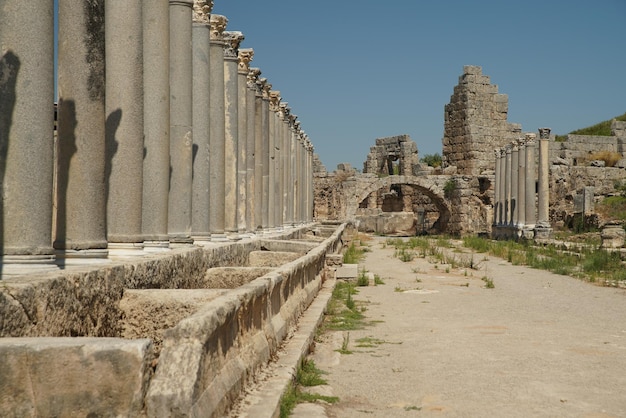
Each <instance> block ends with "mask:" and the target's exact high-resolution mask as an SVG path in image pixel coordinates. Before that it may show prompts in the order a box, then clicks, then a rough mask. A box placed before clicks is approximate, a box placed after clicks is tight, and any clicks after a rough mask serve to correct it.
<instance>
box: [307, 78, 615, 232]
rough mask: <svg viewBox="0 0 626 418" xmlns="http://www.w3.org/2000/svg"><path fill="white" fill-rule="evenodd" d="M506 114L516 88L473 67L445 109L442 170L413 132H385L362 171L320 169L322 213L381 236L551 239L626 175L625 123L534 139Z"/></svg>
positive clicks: (318, 185)
mask: <svg viewBox="0 0 626 418" xmlns="http://www.w3.org/2000/svg"><path fill="white" fill-rule="evenodd" d="M507 113H508V97H507V95H505V94H500V93H498V87H497V86H496V85H493V84H491V82H490V78H489V77H488V76H486V75H483V74H482V70H481V68H480V67H477V66H465V67H464V68H463V74H462V75H461V76H460V77H459V84H458V85H457V86H455V88H454V92H453V94H452V96H451V97H450V103H448V104H447V105H446V106H445V112H444V114H445V118H444V137H443V156H442V157H443V158H442V159H443V167H441V168H437V169H435V168H433V167H427V166H424V165H423V164H420V163H419V161H418V153H417V148H416V147H415V144H414V143H413V142H412V141H411V140H410V139H409V138H408V136H406V135H401V136H396V137H390V138H379V139H377V140H376V145H375V146H374V147H372V148H371V149H370V153H369V154H368V156H367V159H366V162H365V164H364V169H363V173H357V172H356V171H354V170H349V169H346V167H345V166H344V165H340V167H338V169H337V171H335V172H332V173H328V172H327V171H326V169H325V168H323V167H319V168H317V169H316V170H315V171H314V176H315V182H314V184H315V188H316V193H315V218H316V219H354V220H356V221H359V222H360V227H361V228H362V229H363V230H367V231H376V232H380V233H400V234H414V233H423V232H446V233H450V234H485V235H491V234H492V233H493V234H494V235H495V236H516V237H520V236H525V237H527V238H531V237H547V236H550V234H551V231H552V229H553V227H554V226H563V225H567V224H571V222H572V219H573V218H574V215H575V214H577V213H580V212H581V210H582V211H583V212H585V213H588V212H589V211H590V208H591V207H592V206H593V204H594V201H595V202H596V203H597V202H598V201H599V200H600V199H601V198H602V196H607V195H611V194H613V193H615V189H614V183H615V182H616V181H619V180H623V179H624V178H625V177H626V173H625V171H624V167H626V159H624V154H623V151H624V149H623V142H624V140H625V132H626V129H625V127H626V123H625V122H618V121H613V123H612V127H611V129H612V132H613V136H610V137H603V136H593V137H591V136H581V135H568V136H567V138H566V140H564V141H555V140H554V135H552V136H550V133H549V130H543V129H541V130H539V138H538V140H535V137H536V134H534V133H525V134H524V133H522V128H521V126H520V125H519V124H515V123H509V122H508V121H507ZM494 150H495V152H494ZM606 155H612V156H613V164H611V165H612V166H611V167H609V166H607V164H606V162H605V160H606V159H607V158H606ZM592 186H593V187H594V190H595V197H594V196H592V195H593V193H592V192H591V191H590V190H592V189H591V187H592ZM585 191H586V193H585V196H586V197H585V198H583V197H582V196H583V193H584V192H585ZM590 196H591V197H590ZM576 202H587V203H586V204H582V203H576Z"/></svg>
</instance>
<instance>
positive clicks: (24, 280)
mask: <svg viewBox="0 0 626 418" xmlns="http://www.w3.org/2000/svg"><path fill="white" fill-rule="evenodd" d="M345 228H346V225H345V224H341V225H340V224H335V225H309V226H303V227H300V228H296V229H293V230H291V231H286V232H283V233H275V234H272V235H264V236H262V237H256V238H252V239H246V240H242V241H239V242H235V243H224V244H212V245H210V246H204V247H199V246H197V247H192V248H180V249H172V250H170V251H169V252H168V253H166V254H155V255H150V256H145V257H143V258H141V259H125V260H117V261H115V262H113V263H112V264H111V265H107V266H106V267H102V266H97V267H92V268H88V267H85V266H83V267H81V268H79V267H75V268H73V269H68V270H65V271H61V272H57V273H45V274H39V275H32V276H24V277H16V278H9V279H7V280H3V281H2V283H1V284H2V287H1V289H0V318H1V319H0V335H1V336H2V338H0V416H3V417H24V416H41V417H45V416H55V417H63V416H118V417H136V416H148V417H171V416H180V417H183V416H203V417H208V416H222V415H223V414H225V413H227V412H228V410H229V408H230V407H231V404H232V402H233V400H234V399H236V398H237V397H238V396H239V395H240V392H241V391H242V390H243V388H244V386H245V385H246V383H247V382H249V381H251V380H254V379H255V378H256V374H257V372H258V371H260V370H262V369H264V368H265V366H267V365H268V364H269V363H270V362H275V361H279V362H280V356H279V355H278V353H279V351H280V350H283V351H284V342H285V340H286V339H287V337H288V336H289V334H290V330H293V329H294V328H295V327H296V326H298V327H300V325H298V323H299V318H301V317H302V318H305V317H306V314H305V315H304V316H303V313H305V311H306V310H307V308H308V307H309V306H310V305H311V303H312V302H313V301H314V299H315V298H316V296H317V295H318V292H320V289H323V288H324V285H325V284H326V286H328V283H330V282H332V281H331V280H327V279H332V278H333V277H332V274H328V273H329V272H330V270H329V268H328V267H327V258H328V259H329V260H330V259H336V258H337V257H338V254H340V253H341V248H342V234H343V233H344V230H345ZM332 254H336V256H335V257H331V256H330V255H332ZM322 310H323V308H322ZM318 311H319V312H321V310H318ZM317 317H318V319H317V320H319V314H318V315H317ZM316 325H317V322H315V320H314V321H313V323H312V326H310V329H311V330H313V329H315V326H316ZM301 341H302V344H301V347H300V349H298V350H296V353H299V354H297V355H295V356H291V357H289V362H290V363H293V364H289V365H287V366H285V370H287V371H288V373H286V374H285V373H283V374H282V375H283V376H284V377H285V379H283V381H282V383H280V384H279V388H278V391H274V393H275V394H277V396H276V397H275V401H274V402H273V403H270V404H267V402H266V405H265V406H264V408H266V411H265V412H264V414H267V416H271V415H273V414H274V413H275V410H276V409H275V408H277V407H278V401H279V399H280V393H281V387H282V388H283V389H284V387H285V386H286V385H287V384H288V383H289V382H290V373H289V371H293V370H294V369H295V367H296V365H297V362H298V361H299V360H300V359H301V358H302V356H304V355H305V354H306V351H307V350H308V345H309V344H310V341H309V339H308V338H304V339H302V340H301ZM283 363H284V360H283ZM264 416H265V415H264Z"/></svg>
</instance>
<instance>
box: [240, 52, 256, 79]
mask: <svg viewBox="0 0 626 418" xmlns="http://www.w3.org/2000/svg"><path fill="white" fill-rule="evenodd" d="M238 58H239V64H238V65H237V71H238V72H239V74H245V75H249V73H250V61H252V59H253V58H254V49H252V48H242V49H240V50H239V53H238Z"/></svg>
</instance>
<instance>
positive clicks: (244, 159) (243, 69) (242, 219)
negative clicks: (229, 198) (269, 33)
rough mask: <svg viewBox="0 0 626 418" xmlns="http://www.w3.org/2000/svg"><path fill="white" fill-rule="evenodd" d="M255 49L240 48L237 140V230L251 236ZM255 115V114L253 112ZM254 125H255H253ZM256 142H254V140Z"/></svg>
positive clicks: (243, 234)
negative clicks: (251, 91) (250, 75)
mask: <svg viewBox="0 0 626 418" xmlns="http://www.w3.org/2000/svg"><path fill="white" fill-rule="evenodd" d="M253 55H254V51H253V50H252V49H239V53H238V66H237V78H238V81H237V89H238V94H239V141H238V142H237V190H238V191H239V194H238V195H237V230H238V231H239V234H240V236H249V235H247V232H249V231H250V226H249V223H248V222H249V218H248V213H249V206H250V205H249V202H248V190H249V186H248V154H249V148H248V146H249V132H248V126H249V120H248V117H249V111H248V110H249V93H248V92H249V89H248V73H249V72H250V61H252V57H253ZM253 117H254V114H253ZM253 126H254V125H253ZM253 144H254V142H253Z"/></svg>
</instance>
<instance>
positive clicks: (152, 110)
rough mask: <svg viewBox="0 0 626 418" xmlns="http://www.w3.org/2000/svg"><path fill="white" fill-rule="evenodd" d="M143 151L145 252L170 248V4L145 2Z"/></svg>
mask: <svg viewBox="0 0 626 418" xmlns="http://www.w3.org/2000/svg"><path fill="white" fill-rule="evenodd" d="M142 13H143V20H142V24H143V68H144V72H143V85H144V99H143V102H144V110H143V115H144V129H143V132H144V148H145V156H144V159H143V193H142V205H141V207H142V220H141V230H142V233H143V236H144V250H146V251H151V250H152V251H159V250H165V249H167V248H168V247H169V237H168V233H167V228H168V205H169V190H170V61H169V60H170V32H169V27H170V24H169V22H170V14H169V0H155V1H152V2H143V7H142Z"/></svg>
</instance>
